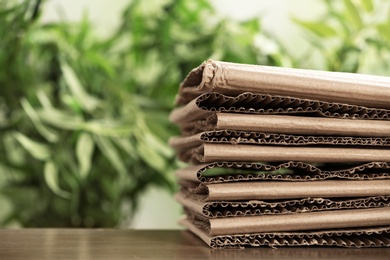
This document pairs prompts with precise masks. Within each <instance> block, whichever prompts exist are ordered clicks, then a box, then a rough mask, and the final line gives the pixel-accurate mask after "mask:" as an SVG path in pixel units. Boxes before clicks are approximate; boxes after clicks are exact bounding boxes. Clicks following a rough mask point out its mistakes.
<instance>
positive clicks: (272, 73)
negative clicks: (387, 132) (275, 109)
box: [176, 60, 390, 108]
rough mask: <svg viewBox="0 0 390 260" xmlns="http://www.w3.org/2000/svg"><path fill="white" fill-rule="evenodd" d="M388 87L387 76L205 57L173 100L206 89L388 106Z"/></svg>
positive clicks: (182, 99) (185, 99) (182, 100)
mask: <svg viewBox="0 0 390 260" xmlns="http://www.w3.org/2000/svg"><path fill="white" fill-rule="evenodd" d="M389 87H390V79H389V78H388V77H380V76H371V75H363V74H352V73H342V72H329V71H315V70H302V69H291V68H280V67H271V66H259V65H248V64H236V63H229V62H220V61H213V60H208V61H206V62H204V63H202V64H201V65H200V66H199V67H198V68H195V69H193V70H192V71H191V72H190V73H189V75H188V76H187V77H186V78H185V79H184V81H183V82H182V83H181V85H180V89H179V95H178V96H177V99H176V101H177V103H178V104H185V103H187V102H188V101H189V100H191V99H193V98H194V97H196V96H197V95H199V94H200V93H204V92H210V91H215V92H220V93H225V94H239V93H243V92H254V93H259V92H260V93H269V94H282V95H285V96H297V97H300V98H313V97H314V98H318V99H319V100H323V101H330V102H342V103H348V104H357V105H364V106H368V107H370V106H378V107H384V108H390V106H389V103H388V100H390V92H389Z"/></svg>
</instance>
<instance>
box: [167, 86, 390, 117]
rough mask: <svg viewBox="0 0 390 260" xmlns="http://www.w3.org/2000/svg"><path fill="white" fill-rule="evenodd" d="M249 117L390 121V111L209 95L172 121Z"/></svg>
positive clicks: (274, 97)
mask: <svg viewBox="0 0 390 260" xmlns="http://www.w3.org/2000/svg"><path fill="white" fill-rule="evenodd" d="M216 112H219V113H241V114H242V113H245V114H257V115H274V114H287V115H305V116H308V115H309V116H311V117H314V116H319V117H329V118H344V119H368V120H369V119H375V120H389V118H390V111H389V110H385V109H376V108H366V107H362V106H355V105H350V104H343V103H330V102H324V101H318V100H310V99H299V98H292V97H284V96H277V95H268V94H253V93H243V94H240V95H238V96H227V95H223V94H220V93H214V92H212V93H205V94H202V95H200V96H198V97H196V98H195V99H194V100H192V101H191V102H190V103H188V104H186V105H185V106H183V107H179V108H176V109H174V110H173V111H172V113H171V115H170V120H171V121H172V122H174V123H177V124H183V123H185V122H190V121H195V120H198V119H200V118H205V117H207V116H210V115H212V114H213V113H216Z"/></svg>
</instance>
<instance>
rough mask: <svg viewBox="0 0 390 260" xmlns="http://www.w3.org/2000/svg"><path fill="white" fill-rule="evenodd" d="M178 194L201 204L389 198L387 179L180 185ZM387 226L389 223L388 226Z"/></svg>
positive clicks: (389, 182) (389, 181) (389, 185)
mask: <svg viewBox="0 0 390 260" xmlns="http://www.w3.org/2000/svg"><path fill="white" fill-rule="evenodd" d="M180 184H181V186H182V188H181V191H182V192H183V193H185V194H186V195H187V196H193V197H194V198H196V199H198V200H203V201H239V200H275V199H300V198H308V197H312V198H344V197H346V198H347V197H371V196H384V195H386V196H387V195H390V180H368V181H365V180H360V181H356V180H324V181H313V182H280V181H257V182H228V183H216V184H198V183H193V182H184V181H181V182H180ZM389 225H390V224H389Z"/></svg>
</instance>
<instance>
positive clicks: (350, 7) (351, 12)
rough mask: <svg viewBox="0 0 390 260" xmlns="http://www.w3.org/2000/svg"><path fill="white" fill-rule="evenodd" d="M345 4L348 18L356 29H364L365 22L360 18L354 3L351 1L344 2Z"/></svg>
mask: <svg viewBox="0 0 390 260" xmlns="http://www.w3.org/2000/svg"><path fill="white" fill-rule="evenodd" d="M344 4H345V7H346V11H347V14H348V16H349V17H350V20H351V22H352V23H353V24H354V25H355V28H356V29H361V28H362V27H363V21H362V18H361V17H360V14H359V10H358V9H357V8H356V6H355V5H354V4H353V3H352V1H351V0H344Z"/></svg>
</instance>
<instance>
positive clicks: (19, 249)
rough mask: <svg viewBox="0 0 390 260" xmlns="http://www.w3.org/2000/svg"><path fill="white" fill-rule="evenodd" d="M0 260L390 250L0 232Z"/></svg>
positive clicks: (170, 234) (356, 255)
mask: <svg viewBox="0 0 390 260" xmlns="http://www.w3.org/2000/svg"><path fill="white" fill-rule="evenodd" d="M0 259H1V260H3V259H53V260H55V259H94V260H95V259H354V260H358V259H365V260H366V259H390V249H387V248H376V249H375V248H372V249H353V248H351V249H343V248H324V247H315V248H313V247H305V248H278V249H272V248H267V247H261V248H246V249H210V248H209V247H208V246H206V244H204V243H203V242H202V241H200V240H199V239H198V238H197V237H195V236H194V235H192V234H191V233H189V232H188V231H165V230H158V231H155V230H115V229H14V230H12V229H9V230H7V229H3V230H1V229H0Z"/></svg>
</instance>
